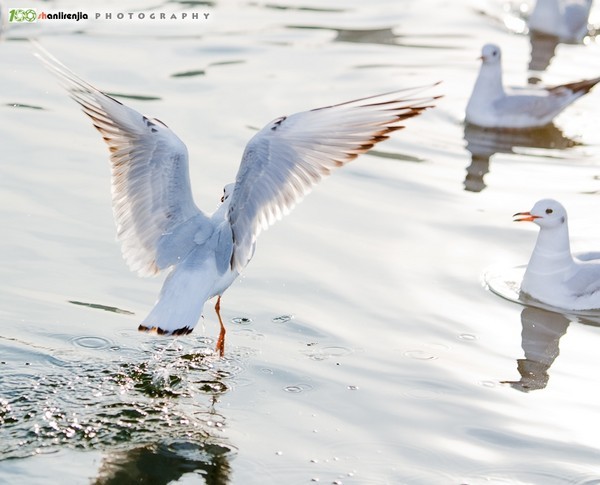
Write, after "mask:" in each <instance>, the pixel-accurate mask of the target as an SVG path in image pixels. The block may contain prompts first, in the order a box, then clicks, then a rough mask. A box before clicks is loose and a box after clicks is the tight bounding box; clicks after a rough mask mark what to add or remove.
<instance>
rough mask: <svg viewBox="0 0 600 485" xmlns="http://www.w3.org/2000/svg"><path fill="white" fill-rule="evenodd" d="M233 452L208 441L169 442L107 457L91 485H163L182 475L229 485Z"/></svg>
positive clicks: (132, 449)
mask: <svg viewBox="0 0 600 485" xmlns="http://www.w3.org/2000/svg"><path fill="white" fill-rule="evenodd" d="M231 454H232V449H231V448H230V447H229V446H227V445H223V444H219V443H214V442H210V441H206V442H197V441H188V440H172V441H163V442H159V443H153V444H150V445H146V446H140V447H135V448H131V449H128V450H123V451H114V452H110V453H108V454H107V455H106V457H105V458H104V459H103V461H102V465H101V466H100V470H99V472H98V477H97V478H96V479H95V480H93V481H92V483H93V484H94V485H118V484H122V483H152V484H155V485H163V484H167V483H173V482H176V481H178V480H179V479H180V478H181V477H182V476H183V475H185V474H188V473H194V474H198V475H201V476H202V478H203V479H204V481H203V483H206V484H207V485H223V484H226V483H229V478H230V473H231V464H230V457H231Z"/></svg>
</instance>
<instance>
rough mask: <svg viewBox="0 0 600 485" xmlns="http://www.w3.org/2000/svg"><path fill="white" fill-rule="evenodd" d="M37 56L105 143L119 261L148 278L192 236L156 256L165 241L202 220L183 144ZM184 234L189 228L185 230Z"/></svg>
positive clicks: (189, 244) (186, 245) (158, 125)
mask: <svg viewBox="0 0 600 485" xmlns="http://www.w3.org/2000/svg"><path fill="white" fill-rule="evenodd" d="M37 48H38V53H37V55H38V57H39V58H40V59H41V60H42V61H43V62H44V64H45V65H46V67H47V68H48V69H49V70H50V71H51V72H53V73H54V74H55V75H57V76H58V78H59V79H60V81H61V83H62V84H63V85H64V87H65V88H66V89H67V90H68V92H69V95H70V96H71V98H73V99H74V100H75V101H76V102H77V103H79V105H80V106H81V108H82V110H83V112H84V113H85V114H86V115H88V116H89V117H90V118H91V120H92V123H93V124H94V126H95V127H96V129H97V130H98V131H99V132H100V133H101V135H102V137H103V139H104V141H105V142H106V144H107V145H108V148H109V151H110V161H111V175H112V201H113V213H114V217H115V221H116V224H117V235H118V238H119V240H120V241H121V247H122V253H123V257H124V258H125V261H126V262H127V264H128V265H129V267H130V268H131V269H132V270H133V271H137V272H138V273H139V274H141V275H152V274H156V273H158V272H159V271H160V270H161V269H164V268H166V267H168V266H171V265H172V264H174V263H175V262H177V261H178V260H179V258H181V257H183V256H185V254H187V253H189V251H191V249H192V248H193V246H194V242H193V238H191V239H190V238H188V240H187V241H182V240H180V239H181V238H179V239H178V242H179V245H180V249H179V250H178V251H176V253H177V254H175V253H174V252H173V251H172V250H171V251H170V253H169V257H164V255H161V254H160V248H161V247H166V246H168V244H165V242H166V241H165V238H167V239H168V238H169V237H170V235H171V234H174V233H176V232H177V227H179V226H181V225H182V224H184V223H185V222H186V221H189V220H190V219H192V218H194V219H195V223H196V224H198V225H199V226H201V225H202V224H203V223H205V222H206V221H208V218H207V217H206V216H205V215H204V214H203V213H202V212H201V211H200V210H199V209H198V208H197V207H196V205H195V203H194V200H193V197H192V191H191V187H190V179H189V168H188V153H187V148H186V146H185V145H184V143H183V142H182V141H181V140H180V139H179V138H178V137H177V136H176V135H175V134H174V133H173V132H172V131H171V130H170V129H169V128H168V127H167V126H166V125H164V124H163V123H162V122H160V121H159V120H156V119H150V118H147V117H146V116H144V115H142V114H140V113H139V112H137V111H135V110H134V109H131V108H128V107H127V106H125V105H123V104H122V103H120V102H119V101H117V100H116V99H113V98H111V97H110V96H108V95H106V94H104V93H103V92H101V91H99V90H98V89H96V88H94V87H93V86H92V85H90V84H88V83H87V82H85V81H83V80H82V79H80V78H79V77H78V76H77V75H75V74H74V73H73V72H72V71H70V70H69V69H68V68H67V67H65V66H64V65H63V64H62V63H60V62H59V61H58V60H56V59H55V58H54V57H53V56H51V55H50V54H49V53H47V52H46V51H44V50H43V49H42V48H41V47H40V46H39V45H38V46H37ZM186 230H188V231H189V229H186Z"/></svg>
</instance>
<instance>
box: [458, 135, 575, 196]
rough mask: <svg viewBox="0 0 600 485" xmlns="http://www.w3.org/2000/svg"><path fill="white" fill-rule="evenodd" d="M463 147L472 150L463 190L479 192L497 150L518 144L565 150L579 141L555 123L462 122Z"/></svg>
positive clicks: (513, 149)
mask: <svg viewBox="0 0 600 485" xmlns="http://www.w3.org/2000/svg"><path fill="white" fill-rule="evenodd" d="M464 139H465V141H466V142H467V145H466V147H465V148H466V149H467V150H468V151H469V152H471V164H470V165H469V166H468V167H467V175H466V177H465V182H464V186H465V190H467V191H469V192H481V191H482V190H483V189H485V187H486V184H485V182H484V176H485V174H486V173H488V172H489V171H490V159H491V158H492V156H494V155H495V154H496V153H517V150H516V149H518V148H543V149H556V150H564V149H566V148H571V147H573V146H576V145H579V144H580V143H578V142H576V141H575V140H572V139H571V138H568V137H566V136H565V135H564V134H563V132H562V131H561V130H560V129H558V128H557V127H556V126H554V125H548V126H545V127H543V128H537V129H532V130H512V131H511V130H495V129H489V128H481V127H478V126H474V125H469V124H467V125H465V132H464Z"/></svg>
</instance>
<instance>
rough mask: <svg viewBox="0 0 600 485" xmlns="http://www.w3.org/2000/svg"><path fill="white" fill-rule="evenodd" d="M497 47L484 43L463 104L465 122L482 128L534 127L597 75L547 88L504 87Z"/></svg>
mask: <svg viewBox="0 0 600 485" xmlns="http://www.w3.org/2000/svg"><path fill="white" fill-rule="evenodd" d="M500 57H501V53H500V47H498V46H497V45H494V44H486V45H484V46H483V49H482V51H481V69H480V70H479V75H478V77H477V80H476V81H475V86H474V87H473V92H472V94H471V98H470V99H469V102H468V104H467V109H466V117H465V121H466V122H467V123H470V124H473V125H478V126H482V127H484V128H536V127H540V126H544V125H547V124H549V123H550V122H551V121H552V120H553V118H554V117H555V116H556V115H558V114H559V113H560V112H561V111H562V110H563V109H565V108H566V107H567V106H569V105H570V104H571V103H572V102H573V101H575V100H576V99H577V98H580V97H581V96H583V95H584V94H586V93H588V92H589V90H590V89H592V87H594V85H595V84H596V83H598V82H599V81H600V77H597V78H595V79H589V80H584V81H578V82H573V83H568V84H561V85H559V86H554V87H549V88H538V87H531V88H522V89H521V88H520V89H518V90H508V91H507V90H505V89H504V85H503V83H502V65H501V62H500Z"/></svg>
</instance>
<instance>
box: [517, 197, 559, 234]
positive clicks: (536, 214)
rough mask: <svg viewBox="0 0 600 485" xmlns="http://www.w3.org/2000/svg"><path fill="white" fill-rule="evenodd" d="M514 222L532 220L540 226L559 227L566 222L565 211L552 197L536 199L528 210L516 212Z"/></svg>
mask: <svg viewBox="0 0 600 485" xmlns="http://www.w3.org/2000/svg"><path fill="white" fill-rule="evenodd" d="M513 217H514V221H515V222H525V221H527V222H534V223H535V224H537V225H538V226H540V227H541V228H545V227H547V228H553V227H560V226H562V225H564V224H566V223H567V211H566V209H565V208H564V207H563V206H562V204H561V203H560V202H557V201H556V200H553V199H542V200H538V201H537V202H536V203H535V205H534V206H533V208H532V209H531V210H530V211H529V212H517V213H516V214H514V215H513Z"/></svg>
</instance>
